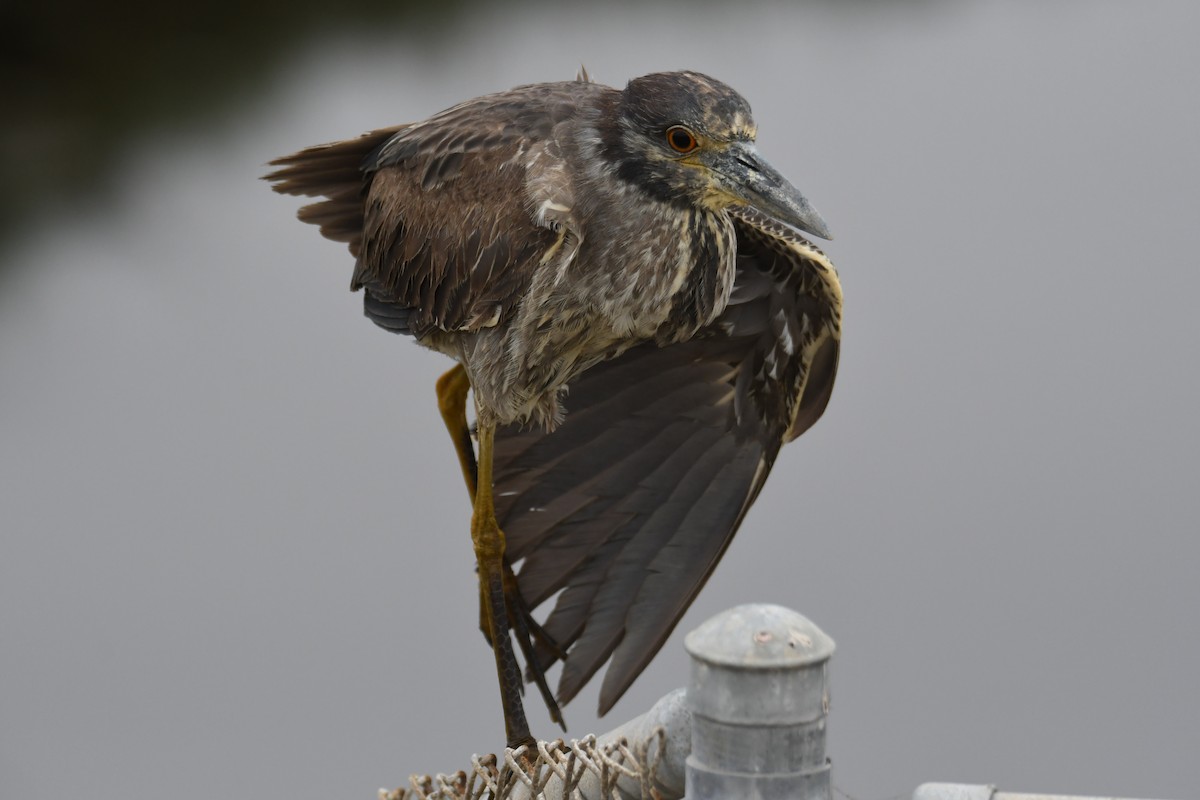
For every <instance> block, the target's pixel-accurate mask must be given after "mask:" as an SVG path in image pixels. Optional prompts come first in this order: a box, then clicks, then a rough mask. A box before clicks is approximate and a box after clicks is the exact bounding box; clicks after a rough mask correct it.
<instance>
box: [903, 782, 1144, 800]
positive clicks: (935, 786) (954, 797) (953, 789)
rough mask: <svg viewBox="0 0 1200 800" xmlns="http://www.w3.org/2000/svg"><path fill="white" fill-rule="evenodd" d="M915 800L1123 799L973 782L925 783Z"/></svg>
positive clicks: (918, 789)
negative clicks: (1019, 789)
mask: <svg viewBox="0 0 1200 800" xmlns="http://www.w3.org/2000/svg"><path fill="white" fill-rule="evenodd" d="M913 800H1122V799H1121V798H1119V797H1108V796H1107V795H1106V796H1105V797H1081V796H1079V795H1067V794H1021V793H1015V792H1002V791H1000V790H999V789H997V788H996V787H995V786H985V785H983V784H973V783H923V784H921V785H920V786H918V787H917V790H916V791H915V792H913Z"/></svg>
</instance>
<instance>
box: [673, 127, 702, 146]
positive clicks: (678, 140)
mask: <svg viewBox="0 0 1200 800" xmlns="http://www.w3.org/2000/svg"><path fill="white" fill-rule="evenodd" d="M667 144H669V145H671V149H672V150H674V151H675V152H676V153H690V152H692V151H693V150H695V149H696V148H697V147H699V146H700V142H698V141H696V134H694V133H692V132H691V131H689V130H688V129H687V128H685V127H683V126H682V125H673V126H671V127H670V128H667Z"/></svg>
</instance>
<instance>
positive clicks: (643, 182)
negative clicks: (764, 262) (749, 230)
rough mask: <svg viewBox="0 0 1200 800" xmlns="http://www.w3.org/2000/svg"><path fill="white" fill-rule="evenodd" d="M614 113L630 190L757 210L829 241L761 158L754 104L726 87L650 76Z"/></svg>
mask: <svg viewBox="0 0 1200 800" xmlns="http://www.w3.org/2000/svg"><path fill="white" fill-rule="evenodd" d="M616 114H617V119H616V120H615V124H614V125H612V126H611V127H610V128H609V131H610V136H609V137H608V141H607V142H606V144H607V148H606V149H607V154H608V155H609V157H610V158H611V159H612V160H614V161H615V162H616V164H615V166H616V172H617V175H618V176H619V177H620V178H622V179H623V180H625V181H626V182H627V183H630V184H632V185H634V186H637V187H638V188H640V189H642V190H644V191H646V192H648V193H649V194H651V195H653V196H655V197H658V198H660V199H663V200H667V201H669V202H682V203H688V204H691V205H695V206H701V207H705V208H709V209H711V210H713V211H717V210H721V209H724V208H726V207H728V206H731V205H745V206H752V207H754V208H756V209H758V210H759V211H761V212H763V213H765V214H767V215H769V216H771V217H774V218H775V219H777V220H779V221H780V222H784V223H787V224H788V225H791V226H793V227H796V228H799V229H800V230H803V231H807V232H809V233H812V234H814V235H816V236H820V237H822V238H825V239H828V238H831V237H830V234H829V228H828V227H827V226H826V224H825V221H824V220H823V219H821V215H820V214H818V213H817V210H816V209H815V208H813V207H812V204H811V203H809V202H808V200H806V199H805V198H804V196H803V195H802V194H800V192H799V191H798V190H797V189H796V187H794V186H792V185H791V184H790V183H789V182H788V181H787V179H786V178H784V177H783V176H782V175H780V174H779V172H778V171H777V170H776V169H775V168H774V167H772V166H771V165H770V164H768V163H767V162H766V161H765V160H764V159H763V158H762V156H760V155H759V154H758V150H757V148H756V147H755V145H754V138H755V134H756V133H757V129H756V127H755V125H754V118H753V117H752V116H751V114H750V104H749V103H747V102H746V100H745V98H743V97H742V96H741V95H740V94H738V93H737V92H735V91H734V90H733V89H731V88H730V87H728V86H726V85H725V84H724V83H721V82H720V81H718V80H715V79H713V78H710V77H708V76H707V75H701V74H700V73H697V72H658V73H654V74H652V75H644V76H642V77H640V78H634V79H633V80H631V81H630V82H629V84H628V85H627V86H626V87H625V90H624V91H623V92H621V96H620V102H619V104H618V106H617V108H616Z"/></svg>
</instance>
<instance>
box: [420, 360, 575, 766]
mask: <svg viewBox="0 0 1200 800" xmlns="http://www.w3.org/2000/svg"><path fill="white" fill-rule="evenodd" d="M470 389H471V381H470V378H469V377H468V375H467V371H466V370H465V369H464V368H463V366H462V365H461V364H459V365H456V366H455V367H454V368H453V369H451V370H449V371H448V372H446V374H444V375H442V376H441V377H440V378H439V379H438V382H437V396H438V410H439V411H440V412H441V415H442V421H443V422H444V423H445V424H446V430H447V432H449V434H450V439H451V441H452V442H453V443H454V449H455V452H456V453H457V455H458V464H459V468H460V469H461V470H462V475H463V481H464V482H465V483H466V486H467V492H468V494H469V495H470V497H471V501H472V503H473V504H474V505H475V509H476V515H475V521H474V522H473V523H472V529H471V533H472V539H473V540H474V541H475V544H476V559H477V561H478V564H479V627H480V630H482V631H483V635H484V637H485V638H486V639H487V641H488V644H489V645H491V646H492V648H493V650H494V651H496V660H497V669H498V670H500V690H501V697H502V700H503V702H504V708H505V726H506V729H508V734H509V743H510V744H511V743H512V741H513V730H512V727H513V726H512V724H511V723H512V722H513V721H514V720H515V721H517V722H518V723H519V724H518V725H517V728H518V730H517V731H516V733H518V734H519V733H520V729H522V728H523V729H524V730H525V735H526V736H528V726H527V725H526V724H525V716H524V709H523V708H522V707H521V698H520V695H521V686H522V683H521V676H520V672H519V670H517V669H516V659H515V658H514V657H513V656H512V645H511V642H510V641H509V639H508V635H507V633H505V636H504V639H503V642H504V643H503V644H502V645H501V648H502V649H504V650H507V652H508V655H507V656H502V653H501V652H500V650H498V649H497V648H496V645H495V643H496V641H497V639H496V638H495V636H496V627H497V626H496V624H495V614H494V611H500V612H502V613H501V616H502V618H503V620H504V622H505V625H504V627H505V630H506V631H507V629H508V625H512V626H514V628H515V631H514V632H515V633H516V635H517V642H518V643H519V644H520V645H521V650H522V652H523V653H524V654H525V660H526V661H527V662H528V663H529V665H530V672H531V674H532V677H533V680H534V682H535V683H536V684H537V687H538V691H539V692H540V693H541V695H542V699H543V700H544V701H545V703H546V708H547V710H548V711H549V712H550V719H551V720H553V721H554V722H556V723H558V724H559V725H560V726H562V728H563V730H564V731H565V730H566V725H565V724H564V723H563V719H562V712H561V711H560V710H559V707H558V703H557V702H555V700H554V693H553V692H551V691H550V686H549V684H548V683H547V682H546V676H545V672H544V670H543V669H542V668H541V667H540V666H539V662H538V659H537V658H536V656H535V653H534V648H533V643H532V641H531V639H530V634H531V633H532V634H533V635H534V636H536V637H537V638H538V640H539V641H540V642H541V643H542V644H543V645H544V646H546V647H547V648H548V649H549V650H550V651H551V652H552V653H556V654H557V655H558V657H559V658H563V654H562V653H561V652H559V651H558V648H557V645H556V644H555V643H554V641H553V640H552V639H550V637H549V636H547V635H546V633H545V632H544V631H543V630H542V629H541V626H539V625H538V624H537V622H536V621H535V620H534V619H533V615H532V614H531V613H530V611H529V609H528V608H527V607H526V606H525V603H524V601H523V600H522V599H521V592H520V588H519V587H518V585H517V577H516V575H514V574H513V571H512V567H511V566H510V565H509V564H508V562H507V561H506V560H505V559H504V534H503V533H502V532H500V526H499V524H498V523H497V522H496V512H495V508H494V506H493V503H492V483H493V482H492V478H491V471H492V469H491V467H492V460H491V452H492V443H493V442H494V435H495V427H494V426H492V427H491V432H490V433H489V435H488V439H487V457H486V463H487V479H486V482H485V483H483V485H484V486H486V487H487V493H486V494H487V496H486V498H480V497H479V496H478V495H477V487H478V486H479V485H480V481H479V477H480V476H479V471H480V467H479V463H477V462H476V460H475V448H474V446H473V444H472V442H471V429H470V426H469V425H468V424H467V393H468V392H469V391H470ZM481 417H486V415H483V414H481ZM483 442H484V440H483V434H482V427H481V434H480V461H483V460H484V454H483V453H484V444H483ZM481 501H483V502H485V503H486V506H487V508H486V510H485V515H484V517H480V515H479V513H478V512H479V510H480V506H479V503H480V502H481ZM488 518H490V520H491V527H492V528H494V530H495V532H496V534H497V535H498V538H499V543H500V546H499V556H494V558H495V559H496V560H498V561H499V563H500V564H501V568H500V581H499V583H500V591H499V593H498V594H497V591H496V585H495V584H496V581H495V571H494V570H493V571H491V572H490V573H489V572H487V571H485V569H484V561H483V560H482V559H481V558H480V548H479V539H478V537H477V535H476V531H477V530H479V531H480V532H481V533H482V532H484V529H485V528H486V527H487V524H486V521H487V519H488ZM477 523H478V524H477ZM487 555H488V557H489V558H491V557H493V556H492V554H491V552H490V551H489V552H488V553H487ZM502 658H503V659H506V660H511V663H512V668H513V670H514V674H515V676H516V680H515V683H510V684H509V685H508V686H506V685H505V684H506V678H505V671H506V670H503V669H501V661H502ZM506 663H507V661H506ZM513 705H515V707H516V709H517V711H518V715H517V717H515V718H514V717H512V716H511V715H510V706H513Z"/></svg>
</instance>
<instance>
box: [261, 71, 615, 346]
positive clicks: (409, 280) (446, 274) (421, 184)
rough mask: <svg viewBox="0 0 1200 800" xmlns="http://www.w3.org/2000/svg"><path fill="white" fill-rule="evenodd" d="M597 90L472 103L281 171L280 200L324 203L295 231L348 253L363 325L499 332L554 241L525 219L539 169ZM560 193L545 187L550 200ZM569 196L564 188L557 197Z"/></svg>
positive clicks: (294, 160) (306, 154) (579, 87)
mask: <svg viewBox="0 0 1200 800" xmlns="http://www.w3.org/2000/svg"><path fill="white" fill-rule="evenodd" d="M599 91H612V90H611V89H605V88H604V87H599V86H597V85H596V84H590V83H585V82H568V83H557V84H539V85H536V86H526V87H520V88H517V89H514V90H512V91H509V92H503V93H501V94H496V95H490V96H486V97H481V98H476V99H475V100H471V101H469V102H467V103H463V104H461V105H458V106H455V107H454V108H451V109H448V110H446V111H443V112H442V113H440V114H437V115H435V116H433V117H430V118H429V119H428V120H426V121H424V122H420V123H416V124H412V125H402V126H398V127H394V128H385V129H382V130H378V131H374V132H372V133H368V134H366V135H364V136H362V137H359V138H358V139H353V140H349V141H345V142H337V143H334V144H328V145H320V146H317V147H310V148H308V149H306V150H302V151H300V152H299V153H295V154H294V155H290V156H286V157H284V158H280V159H276V160H275V161H272V162H271V164H272V165H273V166H275V167H278V169H276V171H274V172H273V173H271V174H270V175H268V176H267V180H270V181H272V182H273V183H274V184H275V185H274V188H275V190H276V191H278V192H283V193H285V194H294V195H306V196H319V197H322V198H323V199H322V200H321V201H320V202H317V203H314V204H312V205H309V206H306V207H305V208H303V209H301V211H300V219H302V220H304V221H305V222H311V223H314V224H316V225H319V226H320V228H321V233H323V234H324V235H325V236H326V237H328V238H330V239H333V240H335V241H340V242H346V243H347V244H349V246H350V252H351V253H353V254H354V256H355V258H356V259H357V261H356V264H355V268H354V278H353V280H352V282H351V288H352V289H360V288H362V289H365V290H366V292H365V298H364V305H365V308H366V313H367V316H369V317H371V319H373V320H374V321H375V322H376V323H378V324H379V325H381V326H382V327H384V328H387V329H389V330H393V331H396V332H400V333H412V334H414V335H416V336H418V337H422V336H424V335H426V334H427V333H429V332H431V331H434V330H445V331H451V330H475V329H478V328H480V327H485V326H489V325H496V324H500V323H502V322H503V321H505V320H506V319H507V318H508V317H509V316H510V315H511V314H512V312H513V311H514V310H515V307H516V305H517V303H518V302H519V300H520V298H521V297H522V296H523V295H524V293H525V289H526V288H527V286H528V282H529V280H530V277H531V272H532V270H531V269H529V268H527V267H529V266H530V265H531V264H532V263H536V261H537V259H539V258H540V257H541V256H542V254H543V253H545V252H546V251H547V250H548V249H549V248H550V247H551V246H553V244H554V242H555V240H556V238H557V234H556V233H555V231H553V230H552V229H551V227H550V226H547V225H543V224H539V223H538V221H537V217H536V214H534V213H531V209H530V207H529V206H530V204H531V202H532V198H531V196H530V193H529V191H528V188H529V187H528V185H527V184H528V183H529V181H530V180H531V179H532V180H533V181H534V182H537V183H538V185H539V187H540V190H541V191H546V189H545V187H544V184H545V183H546V181H545V176H543V175H530V174H529V170H530V168H531V167H530V165H535V166H534V167H533V168H534V169H546V168H547V164H548V162H549V161H550V159H541V160H539V159H538V158H535V157H534V156H536V155H537V154H538V153H539V152H540V150H539V149H540V148H544V147H545V145H546V144H547V143H548V142H552V140H553V135H554V132H555V128H556V127H557V126H558V125H560V124H561V123H564V122H566V121H568V120H570V119H571V118H572V117H573V116H574V115H575V114H576V113H578V109H579V106H580V101H581V99H584V98H585V96H586V95H587V94H588V93H591V92H599ZM554 188H555V187H551V189H550V191H553V189H554ZM560 188H562V189H563V191H567V190H568V187H560Z"/></svg>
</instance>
